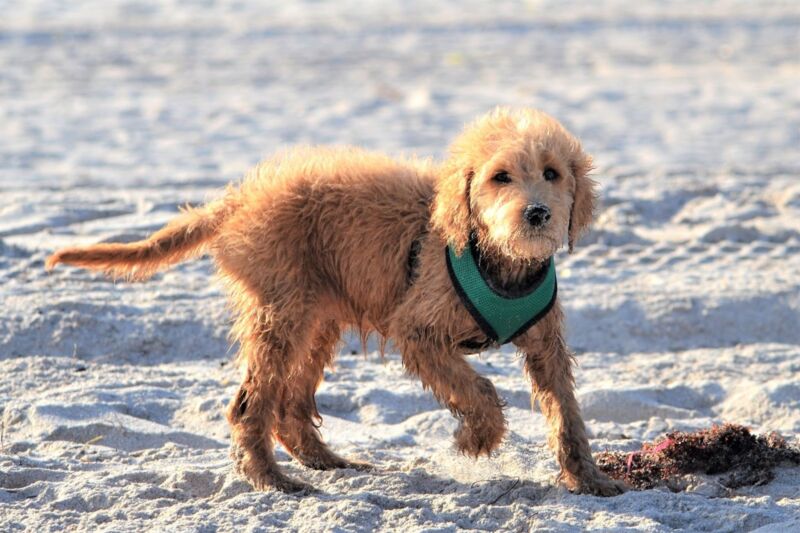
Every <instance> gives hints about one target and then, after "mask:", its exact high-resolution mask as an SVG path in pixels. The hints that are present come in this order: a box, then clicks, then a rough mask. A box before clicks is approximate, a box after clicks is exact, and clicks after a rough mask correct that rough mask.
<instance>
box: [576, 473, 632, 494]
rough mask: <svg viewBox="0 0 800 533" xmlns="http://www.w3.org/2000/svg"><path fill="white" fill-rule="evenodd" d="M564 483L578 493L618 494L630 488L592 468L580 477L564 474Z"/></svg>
mask: <svg viewBox="0 0 800 533" xmlns="http://www.w3.org/2000/svg"><path fill="white" fill-rule="evenodd" d="M561 481H562V483H563V484H564V485H565V486H566V487H567V489H569V490H570V491H571V492H574V493H576V494H591V495H593V496H618V495H620V494H622V493H623V492H625V491H627V490H628V487H627V486H625V484H624V483H622V482H621V481H617V480H616V479H611V478H610V477H608V476H607V475H605V474H604V473H602V472H600V470H597V469H596V468H595V469H592V470H590V471H588V472H586V473H584V474H583V475H582V476H580V477H574V476H571V475H563V476H562V478H561Z"/></svg>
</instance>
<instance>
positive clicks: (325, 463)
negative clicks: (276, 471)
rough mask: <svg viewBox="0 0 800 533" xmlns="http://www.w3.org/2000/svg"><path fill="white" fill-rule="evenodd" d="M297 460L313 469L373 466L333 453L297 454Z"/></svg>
mask: <svg viewBox="0 0 800 533" xmlns="http://www.w3.org/2000/svg"><path fill="white" fill-rule="evenodd" d="M296 458H297V460H298V461H300V463H301V464H302V465H303V466H305V467H307V468H311V469H313V470H335V469H338V468H352V469H353V470H360V471H369V470H373V469H374V468H375V467H374V466H372V465H371V464H369V463H365V462H362V461H353V460H349V459H345V458H343V457H339V456H338V455H335V454H333V453H330V454H325V455H315V456H302V455H297V456H296Z"/></svg>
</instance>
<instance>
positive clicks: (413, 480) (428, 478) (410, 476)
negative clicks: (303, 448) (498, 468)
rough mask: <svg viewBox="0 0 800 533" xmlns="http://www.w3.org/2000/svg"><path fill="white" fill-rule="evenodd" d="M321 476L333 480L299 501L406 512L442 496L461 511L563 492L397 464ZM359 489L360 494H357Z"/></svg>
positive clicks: (295, 471)
mask: <svg viewBox="0 0 800 533" xmlns="http://www.w3.org/2000/svg"><path fill="white" fill-rule="evenodd" d="M287 459H288V457H287ZM281 462H282V466H283V467H284V468H285V471H286V472H287V474H289V475H291V476H293V477H295V478H297V479H306V478H308V477H309V476H308V472H310V471H309V470H307V469H305V468H303V467H301V466H298V465H295V464H292V463H284V462H283V461H281ZM322 476H324V477H325V478H328V479H327V480H324V481H323V480H320V479H317V480H316V481H315V485H316V488H315V490H314V492H311V493H299V494H297V497H309V496H312V497H316V498H319V499H320V500H323V501H329V502H332V501H341V500H348V501H354V502H355V501H362V502H367V503H370V504H372V505H376V506H378V507H380V508H382V509H403V508H408V507H417V508H430V507H431V503H432V501H433V500H434V499H436V498H438V497H443V498H446V499H448V500H450V501H451V502H452V503H454V504H457V505H458V506H459V507H460V506H464V507H476V506H479V505H490V506H491V505H498V506H505V505H510V504H512V503H515V502H525V503H527V504H529V505H536V504H537V503H539V502H541V501H543V500H544V499H545V498H547V496H548V495H550V494H552V493H553V492H554V491H558V490H560V489H559V488H558V487H557V486H556V485H554V484H549V483H539V482H536V481H532V480H527V479H523V478H520V477H514V476H500V477H494V478H487V479H483V480H480V481H475V482H473V483H465V482H462V481H458V480H456V479H454V478H452V477H448V476H446V475H444V476H443V475H437V474H433V473H430V472H428V471H426V470H425V469H424V467H417V468H413V469H410V470H405V469H402V467H401V466H400V465H397V463H394V465H393V466H388V465H381V464H375V465H374V467H373V468H372V469H370V470H367V471H357V470H353V469H343V470H337V471H331V472H330V473H328V474H327V475H326V474H325V473H323V474H322ZM320 481H322V482H320ZM356 487H357V490H354V489H356Z"/></svg>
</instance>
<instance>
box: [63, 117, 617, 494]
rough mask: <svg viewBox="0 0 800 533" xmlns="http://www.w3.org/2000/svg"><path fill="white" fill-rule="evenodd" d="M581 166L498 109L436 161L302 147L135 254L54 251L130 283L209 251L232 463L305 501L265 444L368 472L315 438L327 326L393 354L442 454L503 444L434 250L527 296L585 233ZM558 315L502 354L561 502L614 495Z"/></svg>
mask: <svg viewBox="0 0 800 533" xmlns="http://www.w3.org/2000/svg"><path fill="white" fill-rule="evenodd" d="M591 168H592V162H591V158H590V157H589V156H588V155H586V154H585V153H584V152H583V151H582V149H581V146H580V143H579V142H578V141H577V139H575V137H573V136H572V135H570V134H569V133H568V132H567V131H566V130H565V129H564V128H563V127H562V126H561V125H560V124H559V123H558V122H557V121H556V120H554V119H553V118H551V117H549V116H547V115H545V114H544V113H541V112H538V111H535V110H529V109H523V110H508V109H497V110H495V111H494V112H491V113H489V114H488V115H486V116H484V117H482V118H480V119H478V120H477V121H476V122H474V123H472V124H470V125H469V126H468V127H467V128H466V129H465V131H464V132H463V133H462V134H461V136H460V137H458V138H457V139H456V140H455V142H454V143H453V145H452V146H451V148H450V155H449V158H448V159H447V160H446V161H444V162H443V163H441V164H436V163H432V162H427V161H417V160H393V159H390V158H388V157H385V156H383V155H379V154H375V153H370V152H365V151H362V150H359V149H355V148H343V149H342V148H340V149H333V148H303V149H296V150H292V151H289V152H287V153H284V154H283V155H281V156H278V157H275V158H274V159H271V160H268V161H266V162H263V163H261V164H260V165H258V166H257V167H256V168H255V169H254V170H253V171H252V172H251V173H250V174H249V175H248V176H247V177H246V178H245V179H244V180H243V182H242V183H241V184H240V185H239V186H237V187H231V188H229V189H228V191H227V192H226V194H225V195H224V196H223V197H222V198H221V199H219V200H217V201H215V202H212V203H210V204H208V205H206V206H204V207H202V208H197V209H189V210H187V211H185V212H184V213H183V214H182V215H181V216H179V217H178V218H176V219H175V220H174V221H172V222H171V223H169V224H168V225H167V226H166V227H164V228H163V229H161V230H160V231H158V232H156V233H155V234H153V235H152V236H151V237H149V238H148V239H146V240H144V241H140V242H134V243H128V244H97V245H94V246H87V247H78V248H67V249H64V250H60V251H58V252H56V253H55V254H54V255H53V256H52V257H50V259H49V260H48V262H47V266H48V268H52V267H53V266H54V265H56V264H57V263H68V264H72V265H77V266H81V267H85V268H91V269H96V270H102V271H105V272H107V273H108V274H110V275H112V276H121V277H127V278H133V279H144V278H147V277H148V276H150V275H152V274H153V273H154V272H156V271H157V270H159V269H163V268H165V267H167V266H169V265H171V264H174V263H177V262H179V261H182V260H185V259H188V258H190V257H193V256H196V255H199V254H201V253H203V252H208V253H210V254H211V255H212V257H213V258H214V262H215V264H216V267H217V271H218V273H219V274H220V276H221V277H222V279H223V280H224V282H225V284H226V285H227V287H228V291H229V295H230V302H231V304H232V307H233V311H234V314H235V316H236V321H235V324H234V327H233V337H234V338H235V339H236V340H237V341H238V343H239V354H238V358H237V359H238V362H239V363H240V365H241V368H242V370H243V375H244V379H243V382H242V384H241V386H240V388H239V390H238V392H237V393H236V395H235V396H234V398H233V400H232V401H231V403H230V406H229V408H228V413H227V417H228V420H229V422H230V424H231V426H232V441H233V442H232V457H233V459H234V461H235V464H236V466H237V468H238V470H239V471H240V472H241V474H242V475H244V476H245V477H246V478H247V479H248V480H249V481H250V482H251V483H252V484H253V486H254V487H256V488H258V489H265V488H267V487H274V488H277V489H280V490H283V491H299V490H303V489H306V488H309V487H308V486H307V485H306V484H304V483H301V482H299V481H296V480H293V479H291V478H289V477H287V476H286V475H285V474H284V473H283V472H282V471H281V470H280V469H279V467H278V465H277V463H276V461H275V457H274V454H273V444H274V441H273V439H278V440H279V441H280V442H281V443H282V444H283V445H284V447H285V448H286V450H287V451H288V452H289V453H290V454H291V455H292V456H294V458H295V459H297V460H298V461H299V462H301V463H302V464H304V465H306V466H307V467H310V468H316V469H329V468H368V465H365V464H362V463H356V462H353V461H349V460H347V459H344V458H342V457H340V456H338V455H336V454H335V453H334V452H332V451H331V450H330V449H329V448H328V447H327V446H326V445H325V443H323V442H322V440H321V439H320V434H319V432H318V431H317V427H318V426H319V423H320V416H319V413H318V412H317V409H316V405H315V401H314V394H315V391H316V389H317V387H318V386H319V384H320V382H321V381H322V378H323V370H324V369H325V367H326V366H329V365H330V364H331V362H332V359H333V357H334V352H335V347H336V345H337V343H338V342H339V337H340V332H341V330H342V329H343V328H356V329H357V330H359V331H360V332H361V334H362V335H364V336H366V335H367V334H368V333H370V332H373V331H374V332H377V333H378V334H379V335H380V336H381V337H382V338H383V339H384V340H385V339H392V341H393V342H394V343H395V345H396V346H397V347H398V348H399V350H400V352H401V354H402V361H403V364H404V365H405V368H406V369H407V371H408V372H409V373H411V374H413V375H416V376H417V377H419V379H420V380H421V381H422V383H423V385H424V386H425V387H426V388H428V389H430V390H431V391H432V392H433V394H434V395H435V397H436V398H437V399H438V400H439V401H440V402H441V403H442V404H443V405H444V406H446V407H447V408H448V409H449V410H450V411H451V412H452V413H453V414H454V416H456V418H458V420H459V421H460V424H459V427H458V429H457V431H456V433H455V441H456V446H457V448H458V449H459V450H461V451H462V452H463V453H465V454H468V455H470V456H475V457H477V456H479V455H481V454H486V455H488V454H489V453H490V452H491V451H492V450H494V449H495V448H497V446H498V445H499V444H500V442H501V440H502V438H503V435H504V433H505V430H506V423H505V419H504V417H503V410H502V408H503V402H502V401H501V400H500V398H499V397H498V395H497V392H496V391H495V388H494V386H493V385H492V383H491V382H490V381H489V380H488V379H486V378H484V377H481V376H480V375H478V374H477V373H476V372H475V370H474V369H473V368H472V366H470V364H469V363H468V362H467V361H466V360H465V354H466V353H469V352H470V351H475V350H476V349H477V350H479V349H483V348H486V347H489V346H492V345H493V342H492V340H491V339H490V338H488V337H487V335H486V334H485V333H484V332H483V330H482V329H481V328H480V327H478V325H477V323H476V321H475V320H474V319H473V318H472V316H471V315H470V313H469V312H468V310H467V309H466V308H465V305H464V304H463V303H462V301H461V300H460V298H459V296H458V294H457V292H456V290H455V289H454V285H453V283H452V282H451V280H450V277H449V275H448V270H447V265H446V259H445V257H446V254H445V250H446V247H447V246H448V245H449V246H450V248H451V249H452V250H453V251H454V252H455V253H457V254H461V253H463V252H464V250H465V249H466V248H468V246H470V245H471V244H470V243H473V245H474V246H475V247H476V248H477V250H478V251H479V253H480V257H481V259H480V264H479V267H480V269H481V271H482V273H483V275H484V278H485V279H486V280H487V283H489V285H490V286H491V287H493V288H494V289H495V290H497V291H501V292H506V293H508V294H513V293H514V292H515V291H517V290H519V289H520V288H524V287H526V286H527V285H529V284H530V280H531V279H532V278H534V277H536V276H537V275H538V273H540V272H541V271H542V265H543V264H545V262H546V261H547V260H548V259H549V258H550V257H551V256H552V255H553V254H554V253H555V252H556V250H557V249H558V248H559V247H560V246H562V245H563V243H564V242H565V241H567V242H568V243H569V247H570V249H572V246H573V245H574V243H575V242H576V241H577V239H578V237H579V236H580V234H581V233H582V232H583V231H584V230H586V229H587V227H588V226H589V224H590V222H591V220H592V211H593V207H594V203H595V192H594V183H593V182H592V180H591V179H590V178H589V177H588V176H587V174H588V172H589V171H590V169H591ZM562 323H563V314H562V311H561V308H560V306H559V304H558V302H557V301H556V302H555V304H554V305H553V306H552V307H551V308H550V310H549V311H548V312H547V314H546V315H545V316H544V317H543V318H542V319H540V320H539V321H538V322H536V323H535V325H533V326H531V327H530V328H529V329H528V330H527V331H524V332H523V333H522V334H520V335H518V336H517V337H515V338H514V339H513V342H514V344H515V345H516V346H517V347H518V348H519V350H520V352H521V353H522V354H523V355H524V361H525V364H524V366H525V370H526V372H527V374H528V375H529V377H530V378H531V380H532V384H533V387H532V400H531V401H532V404H533V403H534V402H535V401H538V403H539V405H540V406H541V409H542V411H543V413H544V415H545V417H546V418H547V421H548V423H549V425H550V437H549V444H550V446H551V447H552V448H553V450H554V451H555V454H556V456H557V458H558V462H559V464H560V466H561V475H560V479H561V481H562V482H563V483H564V484H565V485H566V486H567V487H568V488H569V489H571V490H573V491H577V492H587V493H592V494H599V495H613V494H618V493H619V492H621V491H622V490H623V487H622V486H621V485H620V484H619V483H617V482H615V481H612V480H610V479H609V478H607V477H606V476H605V475H604V474H602V473H601V472H600V471H599V470H598V468H597V466H596V465H595V462H594V460H593V458H592V454H591V450H590V448H589V443H588V440H587V437H586V432H585V429H584V424H583V421H582V419H581V416H580V412H579V407H578V402H577V401H576V399H575V394H574V382H573V376H572V365H573V357H572V355H571V353H570V352H569V350H568V349H567V346H566V344H565V342H564V335H563V333H562Z"/></svg>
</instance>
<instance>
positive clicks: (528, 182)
mask: <svg viewBox="0 0 800 533" xmlns="http://www.w3.org/2000/svg"><path fill="white" fill-rule="evenodd" d="M591 169H592V158H591V157H590V156H588V155H587V154H585V153H584V152H583V150H582V149H581V145H580V142H578V140H577V139H576V138H575V137H573V136H572V135H571V134H570V133H569V132H568V131H567V130H566V129H564V127H563V126H562V125H561V124H560V123H559V122H558V121H556V120H555V119H553V118H552V117H550V116H548V115H546V114H544V113H541V112H539V111H535V110H531V109H522V110H509V109H505V108H500V109H497V110H495V111H493V112H491V113H489V114H488V115H486V116H484V117H482V118H480V119H478V120H477V121H476V122H474V123H472V124H471V125H469V126H468V127H467V128H466V129H465V130H464V132H463V133H462V134H461V135H460V136H459V137H458V138H457V139H456V140H455V142H454V143H453V144H452V146H451V147H450V158H449V159H448V160H447V162H446V163H445V164H444V167H443V170H444V171H443V173H442V175H441V176H440V178H439V182H438V183H437V190H436V199H435V202H434V207H433V225H434V227H435V228H436V229H438V230H439V231H440V232H441V233H442V235H443V236H444V237H445V239H446V240H447V241H448V242H449V243H450V245H451V246H453V247H454V248H455V249H456V251H458V252H459V253H460V251H461V250H463V248H464V247H465V246H466V245H467V243H468V240H469V236H470V234H472V233H475V234H476V235H477V236H478V240H479V242H480V243H481V244H482V245H483V246H486V247H487V248H490V249H493V250H496V251H498V252H500V253H502V254H503V255H505V256H507V257H509V258H512V259H520V260H531V259H533V260H544V259H546V258H548V257H550V256H551V255H553V254H554V253H555V252H556V250H558V248H560V247H561V245H562V244H563V243H564V241H565V240H567V241H568V242H569V249H570V251H572V248H573V246H574V244H575V242H576V241H577V240H578V238H579V237H580V235H581V234H582V233H583V232H584V231H585V230H586V229H588V227H589V225H590V223H591V221H592V218H593V211H594V205H595V200H596V195H595V183H594V182H593V181H592V180H591V179H590V178H589V177H588V173H589V171H590V170H591Z"/></svg>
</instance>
